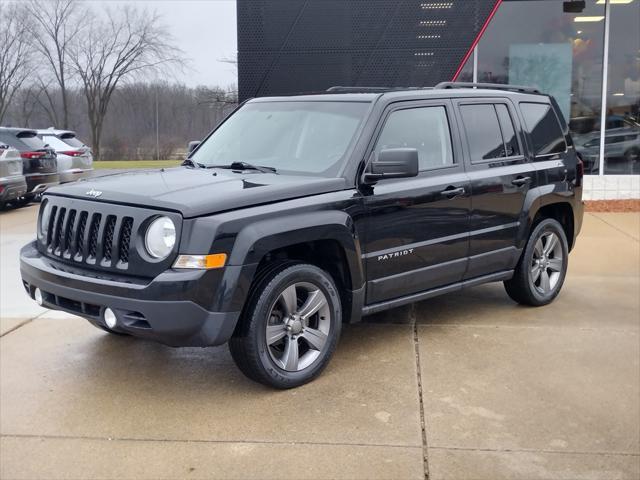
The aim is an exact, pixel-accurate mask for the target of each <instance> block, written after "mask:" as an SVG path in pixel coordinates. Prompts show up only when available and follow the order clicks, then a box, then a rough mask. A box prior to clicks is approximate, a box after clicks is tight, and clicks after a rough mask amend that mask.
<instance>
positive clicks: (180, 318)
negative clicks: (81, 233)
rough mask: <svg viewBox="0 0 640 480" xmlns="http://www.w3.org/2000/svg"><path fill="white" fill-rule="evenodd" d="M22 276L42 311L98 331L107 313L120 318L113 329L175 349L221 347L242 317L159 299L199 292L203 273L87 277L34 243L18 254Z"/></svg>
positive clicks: (192, 304)
mask: <svg viewBox="0 0 640 480" xmlns="http://www.w3.org/2000/svg"><path fill="white" fill-rule="evenodd" d="M20 272H21V275H22V281H23V283H24V286H25V288H26V290H27V293H28V294H29V295H30V296H31V298H33V296H34V291H35V289H36V288H39V289H40V290H41V292H42V295H43V300H44V304H43V306H44V307H46V308H50V309H53V310H62V311H65V312H69V313H72V314H75V315H78V316H81V317H84V318H86V319H87V320H89V321H90V322H91V323H93V324H94V325H99V326H106V325H105V323H104V319H103V313H104V310H105V309H106V308H110V309H111V310H113V311H114V313H115V314H116V317H117V319H118V325H117V326H116V328H115V329H114V330H116V331H118V332H123V333H128V334H130V335H133V336H136V337H141V338H147V339H150V340H154V341H157V342H160V343H164V344H166V345H170V346H174V347H181V346H198V347H205V346H212V345H220V344H222V343H225V342H226V341H227V340H228V339H229V338H230V337H231V334H232V333H233V330H234V329H235V326H236V323H237V321H238V317H239V316H240V313H239V312H210V311H208V310H206V309H205V308H203V307H202V306H200V305H198V304H197V303H195V302H193V301H191V300H163V299H166V298H167V294H166V292H167V291H168V290H171V291H173V292H188V291H193V290H194V289H196V290H201V289H202V288H203V285H202V283H203V277H205V276H204V272H203V271H202V270H192V271H179V270H168V271H166V272H164V273H162V274H160V275H158V276H157V277H156V278H154V279H153V280H151V281H149V282H142V281H135V282H133V281H131V280H128V281H117V280H114V279H113V278H105V277H101V276H100V275H98V274H93V275H92V276H85V275H79V274H77V273H75V272H72V270H71V269H70V268H69V267H67V266H66V265H64V264H62V263H59V262H56V261H54V260H51V259H49V258H47V257H45V256H43V255H42V254H40V252H38V250H37V248H36V245H35V242H32V243H30V244H28V245H25V246H24V247H23V248H22V250H21V251H20ZM204 279H205V280H206V277H205V278H204ZM212 295H213V292H212Z"/></svg>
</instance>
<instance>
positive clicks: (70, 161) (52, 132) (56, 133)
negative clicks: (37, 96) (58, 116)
mask: <svg viewBox="0 0 640 480" xmlns="http://www.w3.org/2000/svg"><path fill="white" fill-rule="evenodd" d="M38 136H39V137H40V138H41V139H42V141H43V142H44V143H46V144H47V145H49V146H50V147H51V148H53V149H54V150H55V151H56V153H57V155H58V173H59V174H60V183H68V182H73V181H75V180H78V179H80V178H86V177H89V176H91V172H92V171H93V155H92V154H91V149H90V148H89V147H88V146H87V145H85V144H84V143H82V142H81V141H80V140H78V137H76V134H75V132H72V131H70V130H56V129H54V128H49V129H46V130H38Z"/></svg>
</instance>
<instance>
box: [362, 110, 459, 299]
mask: <svg viewBox="0 0 640 480" xmlns="http://www.w3.org/2000/svg"><path fill="white" fill-rule="evenodd" d="M452 108H453V106H452V104H451V103H450V102H449V101H448V100H439V101H429V102H399V103H397V104H393V105H392V106H391V107H390V108H389V110H388V111H387V113H386V117H385V120H384V123H383V126H382V127H381V129H380V130H379V135H378V137H377V141H376V142H375V146H374V147H373V154H372V156H371V157H370V158H374V156H375V155H377V153H379V152H380V150H382V149H386V148H397V147H408V148H416V149H417V150H418V154H419V160H420V173H419V174H418V176H417V177H414V178H408V179H399V180H383V181H380V182H378V183H377V184H376V185H374V186H373V187H371V188H369V187H365V188H363V194H364V203H365V207H366V209H367V220H366V222H367V223H366V233H365V237H366V238H365V245H364V255H365V266H366V271H367V299H366V303H367V304H369V305H370V304H374V303H378V302H382V301H385V300H391V299H395V298H398V297H402V296H406V295H410V294H413V293H418V292H422V291H425V290H430V289H433V288H436V287H440V286H445V285H449V284H452V283H456V282H459V281H460V280H461V279H462V277H463V275H464V272H465V269H466V263H467V253H468V243H469V242H468V230H469V211H470V207H471V202H470V196H469V182H468V179H467V175H466V173H465V171H464V165H463V161H462V152H461V150H460V148H459V136H458V130H457V128H456V124H455V122H454V121H453V112H452Z"/></svg>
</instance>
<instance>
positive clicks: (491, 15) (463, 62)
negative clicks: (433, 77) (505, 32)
mask: <svg viewBox="0 0 640 480" xmlns="http://www.w3.org/2000/svg"><path fill="white" fill-rule="evenodd" d="M501 4H502V0H496V4H495V5H494V6H493V10H491V13H490V14H489V16H488V17H487V20H486V21H485V22H484V25H483V26H482V28H481V29H480V32H478V36H477V37H476V39H475V40H474V41H473V43H472V44H471V48H470V49H469V51H468V52H467V54H466V55H465V56H464V58H463V59H462V62H461V63H460V66H459V67H458V70H456V73H455V75H454V76H453V80H452V81H454V82H455V81H457V80H458V77H459V76H460V73H462V69H463V68H464V65H465V63H467V60H469V57H470V56H471V54H472V53H473V50H474V48H476V46H477V45H478V43H480V39H481V38H482V35H484V32H485V31H486V30H487V27H489V24H490V23H491V20H493V17H494V16H495V15H496V12H497V11H498V8H500V5H501Z"/></svg>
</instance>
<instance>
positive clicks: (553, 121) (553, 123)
mask: <svg viewBox="0 0 640 480" xmlns="http://www.w3.org/2000/svg"><path fill="white" fill-rule="evenodd" d="M520 108H521V109H522V115H523V116H524V121H525V124H526V125H527V128H528V129H529V133H530V134H531V140H532V141H533V151H534V152H535V154H536V155H549V154H553V153H560V152H564V151H565V150H566V149H567V145H566V143H565V141H564V135H563V133H562V129H561V128H560V124H559V123H558V118H557V117H556V115H555V113H553V110H552V109H551V106H550V105H547V104H544V103H521V104H520Z"/></svg>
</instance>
